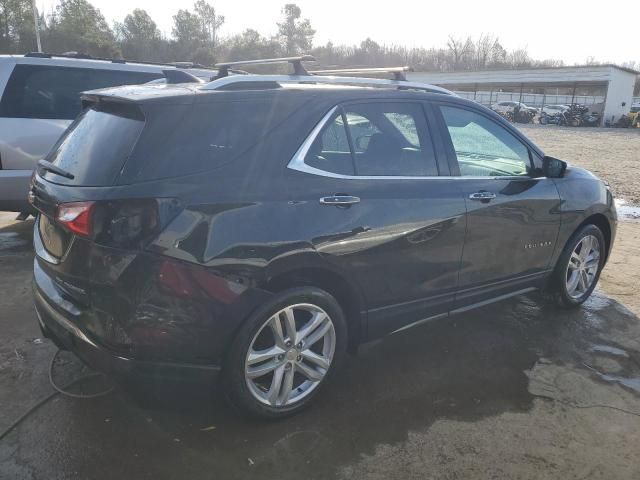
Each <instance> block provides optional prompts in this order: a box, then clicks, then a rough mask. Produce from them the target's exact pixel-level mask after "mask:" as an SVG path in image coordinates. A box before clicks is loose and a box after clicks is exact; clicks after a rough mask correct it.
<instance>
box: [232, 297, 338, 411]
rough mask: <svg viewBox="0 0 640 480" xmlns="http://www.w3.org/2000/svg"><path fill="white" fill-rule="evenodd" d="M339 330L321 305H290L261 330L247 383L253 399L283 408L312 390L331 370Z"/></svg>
mask: <svg viewBox="0 0 640 480" xmlns="http://www.w3.org/2000/svg"><path fill="white" fill-rule="evenodd" d="M335 347H336V332H335V328H334V325H333V322H332V320H331V318H330V317H329V315H328V314H327V313H326V312H325V311H324V310H323V309H322V308H320V307H318V306H317V305H313V304H309V303H303V304H296V305H290V306H287V307H285V308H283V309H281V310H280V311H278V312H277V313H275V314H274V315H272V316H271V317H269V319H268V320H267V321H266V322H265V323H264V324H263V325H262V327H260V329H259V330H258V332H257V333H256V334H255V336H254V337H253V339H252V341H251V344H250V345H249V349H248V351H247V355H246V357H245V368H244V373H245V381H246V384H247V386H248V388H249V391H250V392H251V394H252V395H253V397H254V398H255V399H256V400H258V401H259V402H261V403H263V404H265V405H269V406H271V407H284V406H287V405H291V404H293V403H295V402H298V401H300V400H302V399H303V398H305V397H307V396H308V395H309V394H311V392H313V391H314V390H315V389H316V388H317V387H318V386H319V385H320V383H321V382H322V380H323V379H324V377H325V375H326V374H327V372H328V371H329V367H330V366H331V362H332V360H333V355H334V353H335Z"/></svg>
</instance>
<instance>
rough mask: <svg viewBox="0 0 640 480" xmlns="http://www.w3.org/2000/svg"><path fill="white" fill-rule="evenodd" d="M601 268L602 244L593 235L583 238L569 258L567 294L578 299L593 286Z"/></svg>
mask: <svg viewBox="0 0 640 480" xmlns="http://www.w3.org/2000/svg"><path fill="white" fill-rule="evenodd" d="M599 267H600V242H599V241H598V239H597V238H596V237H595V236H593V235H586V236H585V237H583V238H581V239H580V241H579V242H578V244H577V245H576V246H575V247H574V249H573V251H572V252H571V257H569V264H568V265H567V274H566V288H567V294H568V295H569V296H570V297H571V298H573V299H578V298H580V297H582V296H583V295H584V294H585V293H586V292H587V291H588V290H589V289H590V288H591V286H592V285H593V282H594V281H595V279H596V275H597V273H598V268H599Z"/></svg>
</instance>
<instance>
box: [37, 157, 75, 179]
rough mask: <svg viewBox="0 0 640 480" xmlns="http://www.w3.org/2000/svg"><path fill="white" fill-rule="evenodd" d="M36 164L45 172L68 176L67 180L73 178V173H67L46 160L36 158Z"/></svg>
mask: <svg viewBox="0 0 640 480" xmlns="http://www.w3.org/2000/svg"><path fill="white" fill-rule="evenodd" d="M38 166H39V167H40V168H41V169H43V170H45V171H47V172H51V173H55V174H56V175H60V176H61V177H64V178H68V179H69V180H73V179H74V178H75V177H74V175H73V173H69V172H67V171H66V170H63V169H62V168H60V167H56V166H55V165H54V164H53V163H51V162H47V161H46V160H38Z"/></svg>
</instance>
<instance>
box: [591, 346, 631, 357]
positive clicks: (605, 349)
mask: <svg viewBox="0 0 640 480" xmlns="http://www.w3.org/2000/svg"><path fill="white" fill-rule="evenodd" d="M591 351H592V352H599V353H609V354H611V355H615V356H617V357H624V358H629V354H628V353H627V352H625V351H624V350H622V349H621V348H617V347H612V346H610V345H594V346H593V347H591Z"/></svg>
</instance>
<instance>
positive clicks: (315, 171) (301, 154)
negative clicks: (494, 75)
mask: <svg viewBox="0 0 640 480" xmlns="http://www.w3.org/2000/svg"><path fill="white" fill-rule="evenodd" d="M337 110H338V106H337V105H336V106H335V107H333V108H332V109H331V110H329V111H328V112H327V113H326V115H325V116H324V117H322V119H321V120H320V121H319V122H318V123H317V125H316V126H315V127H313V130H311V133H310V134H309V136H307V138H306V139H305V140H304V142H302V145H300V148H298V150H297V151H296V153H295V154H294V155H293V157H292V158H291V160H290V161H289V164H288V165H287V168H290V169H291V170H296V171H298V172H303V173H309V174H311V175H318V176H320V177H327V178H339V179H342V180H451V179H455V180H545V179H546V178H547V177H524V176H506V175H505V176H502V177H495V176H486V177H482V176H475V177H463V176H453V175H449V176H447V175H438V176H415V177H412V176H394V175H378V176H373V175H362V176H358V175H344V174H342V173H333V172H327V171H325V170H320V169H319V168H315V167H312V166H311V165H307V164H306V163H304V159H305V157H306V156H307V153H309V149H310V148H311V145H313V142H314V141H315V140H316V138H317V137H318V135H320V132H322V129H323V128H324V126H325V125H326V124H327V123H328V122H329V120H331V117H333V115H334V114H335V113H336V111H337Z"/></svg>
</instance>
